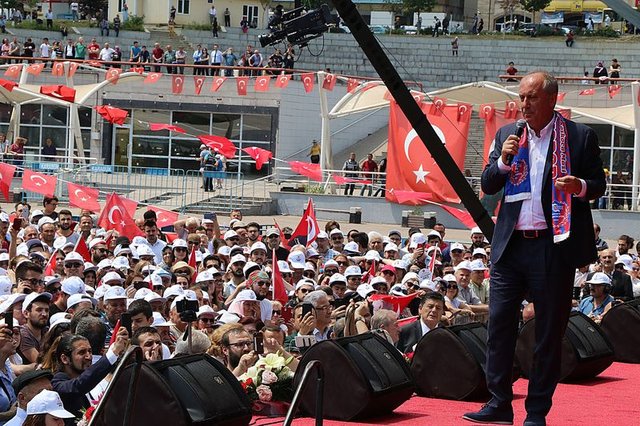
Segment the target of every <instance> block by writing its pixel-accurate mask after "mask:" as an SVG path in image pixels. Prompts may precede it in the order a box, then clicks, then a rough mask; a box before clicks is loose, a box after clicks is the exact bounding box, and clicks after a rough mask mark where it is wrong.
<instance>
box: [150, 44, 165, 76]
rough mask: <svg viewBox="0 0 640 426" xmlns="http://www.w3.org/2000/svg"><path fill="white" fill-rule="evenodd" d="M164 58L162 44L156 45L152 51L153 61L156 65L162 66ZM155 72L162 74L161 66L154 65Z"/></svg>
mask: <svg viewBox="0 0 640 426" xmlns="http://www.w3.org/2000/svg"><path fill="white" fill-rule="evenodd" d="M162 58H164V50H162V47H160V43H156V44H155V46H154V47H153V50H152V51H151V59H152V62H153V63H154V64H161V63H162ZM153 68H154V71H155V72H160V65H154V67H153Z"/></svg>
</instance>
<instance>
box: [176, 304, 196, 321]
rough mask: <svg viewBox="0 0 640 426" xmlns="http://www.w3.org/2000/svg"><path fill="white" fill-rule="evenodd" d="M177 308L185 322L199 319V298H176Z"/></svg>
mask: <svg viewBox="0 0 640 426" xmlns="http://www.w3.org/2000/svg"><path fill="white" fill-rule="evenodd" d="M176 310H177V311H178V314H179V315H180V320H181V321H184V322H195V321H197V320H198V301H197V300H188V299H182V300H176Z"/></svg>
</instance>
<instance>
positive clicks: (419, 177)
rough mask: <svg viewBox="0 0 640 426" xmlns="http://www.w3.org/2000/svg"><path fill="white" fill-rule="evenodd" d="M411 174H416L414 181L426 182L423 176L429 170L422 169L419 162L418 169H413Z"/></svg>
mask: <svg viewBox="0 0 640 426" xmlns="http://www.w3.org/2000/svg"><path fill="white" fill-rule="evenodd" d="M413 174H414V175H416V183H418V182H422V183H427V182H426V181H425V179H424V178H425V177H426V176H427V175H428V174H429V172H425V171H424V169H423V168H422V164H420V167H419V168H418V170H414V171H413Z"/></svg>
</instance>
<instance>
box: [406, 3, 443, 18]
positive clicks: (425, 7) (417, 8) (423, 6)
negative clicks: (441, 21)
mask: <svg viewBox="0 0 640 426" xmlns="http://www.w3.org/2000/svg"><path fill="white" fill-rule="evenodd" d="M402 4H403V6H404V10H405V11H407V12H409V13H412V14H413V13H417V14H418V17H419V16H420V13H421V12H431V11H432V10H433V7H434V6H435V5H436V0H402Z"/></svg>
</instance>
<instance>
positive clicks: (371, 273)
mask: <svg viewBox="0 0 640 426" xmlns="http://www.w3.org/2000/svg"><path fill="white" fill-rule="evenodd" d="M377 263H378V262H376V261H375V260H372V261H371V266H370V267H369V270H367V271H365V272H364V274H362V278H361V280H362V282H363V283H364V282H366V283H368V282H369V281H371V278H373V277H375V276H376V272H377V270H378V265H377Z"/></svg>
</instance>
